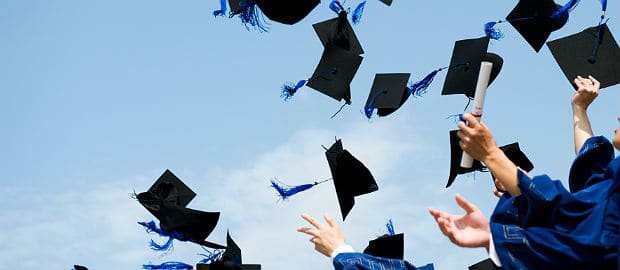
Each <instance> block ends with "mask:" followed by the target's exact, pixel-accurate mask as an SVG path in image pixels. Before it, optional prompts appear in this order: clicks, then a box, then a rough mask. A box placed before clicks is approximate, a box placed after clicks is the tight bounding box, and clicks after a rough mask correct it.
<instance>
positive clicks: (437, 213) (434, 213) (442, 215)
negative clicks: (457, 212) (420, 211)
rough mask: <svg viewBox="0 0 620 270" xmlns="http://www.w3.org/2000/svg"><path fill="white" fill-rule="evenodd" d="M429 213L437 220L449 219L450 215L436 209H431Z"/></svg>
mask: <svg viewBox="0 0 620 270" xmlns="http://www.w3.org/2000/svg"><path fill="white" fill-rule="evenodd" d="M428 212H429V213H430V214H431V216H433V217H434V218H435V220H437V219H438V218H447V217H448V216H449V214H448V213H446V212H443V211H440V210H437V209H435V208H429V209H428Z"/></svg>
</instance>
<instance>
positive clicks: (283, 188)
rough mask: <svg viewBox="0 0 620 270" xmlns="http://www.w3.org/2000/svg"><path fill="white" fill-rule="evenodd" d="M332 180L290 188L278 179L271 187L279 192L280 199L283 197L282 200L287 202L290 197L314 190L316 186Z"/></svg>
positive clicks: (273, 181) (274, 180)
mask: <svg viewBox="0 0 620 270" xmlns="http://www.w3.org/2000/svg"><path fill="white" fill-rule="evenodd" d="M329 180H330V179H327V180H323V181H320V182H314V183H312V184H304V185H299V186H289V185H286V184H284V183H282V182H279V181H278V179H273V180H271V187H273V188H274V189H275V190H276V191H277V192H278V195H280V197H282V200H286V199H288V197H290V196H293V195H295V194H297V193H299V192H302V191H304V190H308V189H310V188H312V187H313V186H316V185H318V184H321V183H325V182H327V181H329Z"/></svg>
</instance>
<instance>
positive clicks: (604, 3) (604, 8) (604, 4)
mask: <svg viewBox="0 0 620 270" xmlns="http://www.w3.org/2000/svg"><path fill="white" fill-rule="evenodd" d="M605 12H607V0H601V20H600V21H599V23H598V24H599V25H601V24H602V23H603V20H604V19H605Z"/></svg>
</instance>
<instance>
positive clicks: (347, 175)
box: [271, 139, 379, 221]
mask: <svg viewBox="0 0 620 270" xmlns="http://www.w3.org/2000/svg"><path fill="white" fill-rule="evenodd" d="M325 150H326V151H325V157H326V158H327V162H328V164H329V169H330V171H331V175H332V178H331V179H327V180H324V181H320V182H314V183H312V184H304V185H299V186H288V185H286V184H283V183H281V182H279V181H277V180H272V181H271V187H273V188H274V189H275V190H276V191H277V192H278V195H279V196H280V197H281V198H282V199H283V200H286V199H287V198H288V197H290V196H293V195H295V194H297V193H299V192H301V191H304V190H308V189H310V188H312V187H314V186H316V185H318V184H321V183H324V182H327V181H329V180H333V182H334V187H335V189H336V196H337V197H338V204H339V206H340V212H341V213H342V220H343V221H344V220H345V218H346V217H347V215H348V214H349V212H350V211H351V209H352V208H353V205H355V197H356V196H360V195H363V194H368V193H371V192H374V191H377V190H378V189H379V187H378V186H377V183H376V182H375V179H374V177H373V176H372V174H371V173H370V171H369V170H368V168H366V166H364V164H362V162H360V161H359V160H358V159H356V158H355V157H354V156H353V155H351V153H350V152H349V151H348V150H346V149H344V148H343V147H342V140H340V139H338V140H336V142H335V143H334V144H333V145H332V146H331V147H330V148H329V149H325Z"/></svg>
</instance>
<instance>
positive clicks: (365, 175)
mask: <svg viewBox="0 0 620 270" xmlns="http://www.w3.org/2000/svg"><path fill="white" fill-rule="evenodd" d="M325 156H326V157H327V162H328V163H329V168H330V170H331V173H332V178H333V179H334V186H335V188H336V194H337V195H338V204H339V205H340V212H341V213H342V221H344V220H345V218H346V217H347V215H348V214H349V212H350V211H351V209H352V208H353V205H354V204H355V197H356V196H360V195H364V194H368V193H371V192H375V191H377V190H379V187H378V186H377V183H376V182H375V178H374V177H373V176H372V174H371V173H370V171H369V170H368V168H366V166H364V164H362V162H360V161H359V160H358V159H356V158H355V157H354V156H353V155H351V153H349V151H347V150H345V149H343V147H342V140H340V139H338V140H336V142H335V143H334V144H333V145H332V146H331V147H330V148H329V149H327V151H326V152H325Z"/></svg>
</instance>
